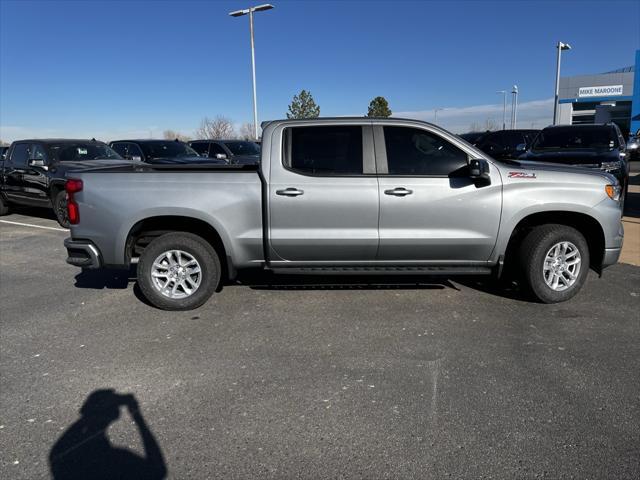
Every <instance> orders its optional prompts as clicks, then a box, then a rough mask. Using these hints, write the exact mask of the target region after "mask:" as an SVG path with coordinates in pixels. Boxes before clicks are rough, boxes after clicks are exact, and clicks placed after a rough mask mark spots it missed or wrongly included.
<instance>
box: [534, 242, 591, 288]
mask: <svg viewBox="0 0 640 480" xmlns="http://www.w3.org/2000/svg"><path fill="white" fill-rule="evenodd" d="M581 262H582V257H581V256H580V252H579V251H578V247H576V246H575V245H574V244H573V243H571V242H559V243H556V244H555V245H554V246H553V247H551V248H550V249H549V251H548V252H547V255H546V257H545V258H544V266H543V269H542V275H543V276H544V281H545V283H546V284H547V286H548V287H549V288H551V290H555V291H556V292H562V291H563V290H566V289H567V288H569V287H571V286H572V285H573V284H574V283H576V281H577V280H578V275H580V263H581Z"/></svg>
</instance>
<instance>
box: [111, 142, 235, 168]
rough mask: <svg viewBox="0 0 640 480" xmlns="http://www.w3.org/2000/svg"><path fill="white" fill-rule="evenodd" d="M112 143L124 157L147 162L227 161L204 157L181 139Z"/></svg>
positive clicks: (112, 146)
mask: <svg viewBox="0 0 640 480" xmlns="http://www.w3.org/2000/svg"><path fill="white" fill-rule="evenodd" d="M110 145H111V148H113V149H114V150H115V151H116V152H118V154H119V155H120V156H122V157H123V158H126V159H130V160H139V161H141V162H145V163H152V164H165V163H204V162H206V163H226V162H220V161H216V160H213V161H211V160H209V159H208V158H202V157H201V156H200V155H198V152H196V151H195V150H194V149H193V148H191V147H190V146H189V145H187V144H186V143H184V142H181V141H179V140H153V139H146V140H115V141H113V142H111V143H110Z"/></svg>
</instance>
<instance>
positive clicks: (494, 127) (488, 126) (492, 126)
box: [484, 118, 498, 132]
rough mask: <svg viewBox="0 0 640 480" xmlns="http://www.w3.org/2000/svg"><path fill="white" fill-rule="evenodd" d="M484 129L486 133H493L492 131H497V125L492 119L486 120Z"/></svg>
mask: <svg viewBox="0 0 640 480" xmlns="http://www.w3.org/2000/svg"><path fill="white" fill-rule="evenodd" d="M484 129H485V131H487V132H490V131H493V130H497V129H498V124H497V123H496V121H495V120H494V119H493V118H487V119H486V120H485V121H484Z"/></svg>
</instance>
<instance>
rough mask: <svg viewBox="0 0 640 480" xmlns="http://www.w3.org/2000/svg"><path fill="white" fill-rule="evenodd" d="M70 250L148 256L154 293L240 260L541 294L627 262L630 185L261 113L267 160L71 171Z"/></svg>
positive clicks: (410, 138)
mask: <svg viewBox="0 0 640 480" xmlns="http://www.w3.org/2000/svg"><path fill="white" fill-rule="evenodd" d="M66 190H67V194H68V205H69V207H68V208H69V212H68V213H69V219H70V222H71V224H72V225H71V238H69V239H67V240H66V241H65V246H66V248H67V251H68V258H67V262H68V263H70V264H72V265H76V266H79V267H83V268H101V267H128V266H129V265H131V264H133V263H136V262H137V280H138V284H139V286H140V289H141V291H142V292H143V294H144V295H145V296H146V297H147V299H148V300H149V301H150V302H151V303H152V304H154V305H155V306H157V307H159V308H163V309H168V310H186V309H192V308H195V307H198V306H200V305H202V304H203V303H204V302H205V301H207V299H208V298H209V297H210V296H211V295H212V294H213V292H215V291H216V290H217V289H218V287H219V285H221V282H225V281H229V280H233V279H234V278H235V276H236V274H237V272H238V270H240V269H247V268H252V267H258V268H262V269H268V270H271V271H274V272H278V273H282V272H284V273H288V274H291V273H298V274H320V275H332V274H358V275H362V274H384V275H389V274H398V275H416V274H418V275H429V276H430V275H447V276H453V275H474V274H494V275H498V276H499V275H501V274H502V271H503V267H505V266H506V267H510V271H516V272H518V278H519V280H520V281H521V283H522V284H523V285H524V286H525V287H526V288H527V289H528V290H529V291H530V292H531V294H532V295H533V297H534V298H535V299H537V300H538V301H542V302H547V303H552V302H561V301H564V300H567V299H569V298H571V297H572V296H573V295H575V294H576V293H577V292H578V290H579V289H580V288H581V286H582V285H583V283H584V281H585V278H586V276H587V273H588V270H589V268H592V269H593V270H595V271H597V272H598V273H601V271H602V269H603V268H604V267H606V266H608V265H611V264H614V263H616V261H617V260H618V256H619V255H620V250H621V248H622V241H623V229H622V224H621V208H620V188H619V184H618V182H617V180H616V179H615V178H614V177H613V176H611V175H609V174H607V173H603V172H600V171H592V170H586V169H578V168H570V167H569V168H567V167H562V166H555V165H549V164H544V165H543V164H539V165H537V164H530V163H529V164H527V165H524V164H520V163H517V162H498V161H495V160H494V159H492V158H490V157H488V156H487V155H486V154H484V153H482V152H481V151H480V150H478V149H476V148H474V147H473V146H471V145H470V144H468V143H466V142H465V141H464V140H462V139H460V138H459V137H457V136H456V135H453V134H451V133H449V132H447V131H445V130H443V129H441V128H439V127H437V126H435V125H431V124H428V123H423V122H419V121H412V120H401V119H395V118H390V119H368V118H334V119H313V120H283V121H274V122H269V123H267V124H265V125H264V130H263V140H262V158H261V161H260V164H259V165H210V166H206V165H202V164H198V165H146V166H140V165H136V166H127V167H124V166H121V167H108V168H94V169H91V170H86V171H82V172H71V173H68V174H67V183H66Z"/></svg>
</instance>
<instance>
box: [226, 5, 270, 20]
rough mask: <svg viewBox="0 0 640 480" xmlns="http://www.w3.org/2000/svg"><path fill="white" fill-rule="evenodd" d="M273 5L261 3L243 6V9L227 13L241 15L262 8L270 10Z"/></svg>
mask: <svg viewBox="0 0 640 480" xmlns="http://www.w3.org/2000/svg"><path fill="white" fill-rule="evenodd" d="M272 8H273V5H271V4H270V3H263V4H262V5H258V6H256V7H251V8H245V9H244V10H235V11H233V12H229V15H230V16H232V17H241V16H243V15H246V14H248V13H249V12H262V11H263V10H271V9H272Z"/></svg>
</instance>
